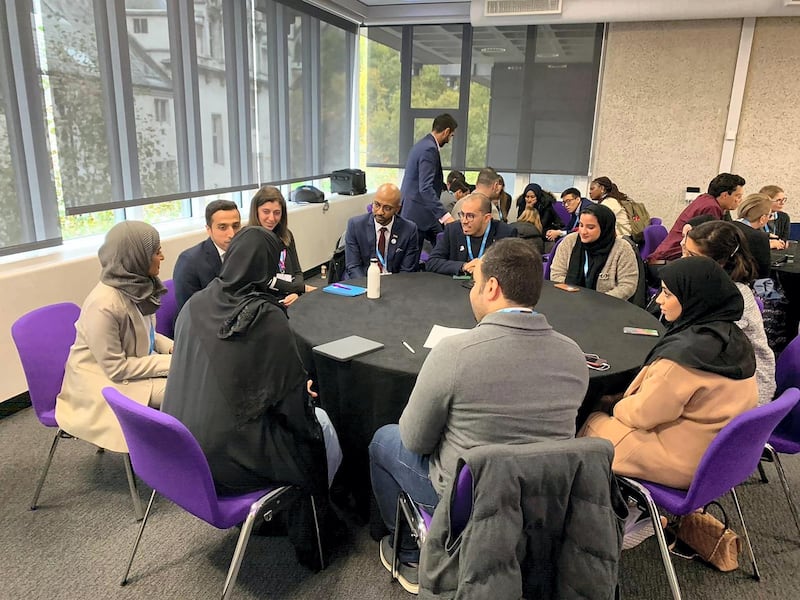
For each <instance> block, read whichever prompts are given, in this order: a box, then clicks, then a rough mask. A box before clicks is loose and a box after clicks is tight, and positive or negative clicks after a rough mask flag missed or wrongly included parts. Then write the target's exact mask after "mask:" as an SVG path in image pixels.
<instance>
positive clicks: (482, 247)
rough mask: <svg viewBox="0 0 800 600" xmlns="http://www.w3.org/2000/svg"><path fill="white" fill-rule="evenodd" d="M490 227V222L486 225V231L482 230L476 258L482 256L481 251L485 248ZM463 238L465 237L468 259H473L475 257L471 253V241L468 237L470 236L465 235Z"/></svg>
mask: <svg viewBox="0 0 800 600" xmlns="http://www.w3.org/2000/svg"><path fill="white" fill-rule="evenodd" d="M491 228H492V224H491V223H489V224H488V225H487V226H486V231H484V232H483V240H482V241H481V249H480V250H478V258H481V257H482V256H483V251H484V250H486V240H488V239H489V230H490V229H491ZM465 238H466V241H467V253H468V254H469V259H470V260H475V257H474V256H473V255H472V241H471V239H470V237H469V236H468V235H467V236H465Z"/></svg>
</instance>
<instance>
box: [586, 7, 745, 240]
mask: <svg viewBox="0 0 800 600" xmlns="http://www.w3.org/2000/svg"><path fill="white" fill-rule="evenodd" d="M741 26H742V21H741V20H740V19H730V20H709V21H665V22H651V23H612V24H610V25H609V31H608V39H607V46H606V55H605V64H604V68H603V73H602V88H601V92H600V106H599V112H598V120H597V133H596V137H595V148H594V160H593V166H592V177H599V176H603V175H605V176H608V177H610V178H611V179H612V180H613V181H614V182H615V183H617V185H618V186H619V188H620V189H621V190H622V191H623V192H625V193H628V194H630V195H631V196H632V197H634V198H636V199H637V200H641V201H643V202H645V203H646V204H647V208H648V210H649V211H650V214H651V215H652V216H659V217H661V218H663V219H664V222H665V224H666V225H667V227H669V226H670V225H671V224H672V222H673V221H674V219H675V217H677V215H678V214H679V213H680V211H681V210H682V209H683V208H684V207H685V206H686V203H685V201H684V194H685V188H686V187H687V186H698V187H700V188H701V190H702V191H705V190H706V186H707V185H708V182H709V180H710V179H711V178H712V177H713V176H714V175H716V173H717V170H718V168H719V161H720V155H721V152H722V140H723V134H724V131H725V123H726V120H727V116H728V102H729V99H730V93H731V87H732V84H733V75H734V69H735V67H736V57H737V53H738V49H739V36H740V33H741Z"/></svg>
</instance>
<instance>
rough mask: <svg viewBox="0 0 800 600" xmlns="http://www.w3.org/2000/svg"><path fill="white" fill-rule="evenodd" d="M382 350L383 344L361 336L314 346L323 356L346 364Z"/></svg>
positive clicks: (351, 336) (350, 336) (315, 350)
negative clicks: (358, 357)
mask: <svg viewBox="0 0 800 600" xmlns="http://www.w3.org/2000/svg"><path fill="white" fill-rule="evenodd" d="M381 348H383V344H381V343H380V342H376V341H375V340H368V339H367V338H363V337H361V336H360V335H349V336H347V337H346V338H342V339H340V340H334V341H332V342H328V343H327V344H321V345H319V346H314V348H313V350H314V352H317V353H319V354H321V355H322V356H327V357H328V358H332V359H334V360H338V361H341V362H345V361H348V360H351V359H353V358H356V357H357V356H363V355H364V354H369V353H370V352H374V351H375V350H380V349H381Z"/></svg>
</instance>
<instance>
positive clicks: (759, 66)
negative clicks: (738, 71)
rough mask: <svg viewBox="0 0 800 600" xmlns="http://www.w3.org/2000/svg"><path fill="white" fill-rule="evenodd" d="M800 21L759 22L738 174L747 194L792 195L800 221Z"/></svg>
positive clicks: (735, 161) (791, 212) (742, 122)
mask: <svg viewBox="0 0 800 600" xmlns="http://www.w3.org/2000/svg"><path fill="white" fill-rule="evenodd" d="M798 65H800V19H798V18H770V19H758V20H757V21H756V28H755V34H754V36H753V48H752V52H751V55H750V68H749V72H748V76H747V86H746V87H745V94H744V102H743V105H742V116H741V119H740V122H739V136H738V140H737V142H736V153H735V154H734V157H733V168H734V171H735V172H737V173H741V174H742V175H743V176H744V177H745V178H746V179H747V191H748V192H757V191H758V190H759V189H760V188H761V187H762V186H764V185H768V184H776V185H780V186H781V187H782V188H784V189H785V190H786V195H787V196H788V198H789V202H788V203H787V204H786V207H785V208H786V212H787V213H789V215H791V216H792V217H793V218H792V220H793V221H797V220H800V197H798V193H800V169H798V159H800V153H799V152H798V150H797V148H798V140H800V111H798V110H797V100H798V98H800V78H798V68H800V67H798Z"/></svg>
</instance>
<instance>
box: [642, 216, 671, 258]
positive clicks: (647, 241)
mask: <svg viewBox="0 0 800 600" xmlns="http://www.w3.org/2000/svg"><path fill="white" fill-rule="evenodd" d="M668 233H669V232H668V231H667V228H666V227H664V226H663V225H660V224H659V225H648V226H647V227H645V228H644V231H643V232H642V235H643V236H644V243H643V244H642V249H641V251H640V252H639V255H640V256H641V257H642V260H647V257H648V256H650V255H651V254H652V253H653V252H654V251H655V249H656V248H658V246H659V244H661V242H663V241H664V238H665V237H667V234H668Z"/></svg>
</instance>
